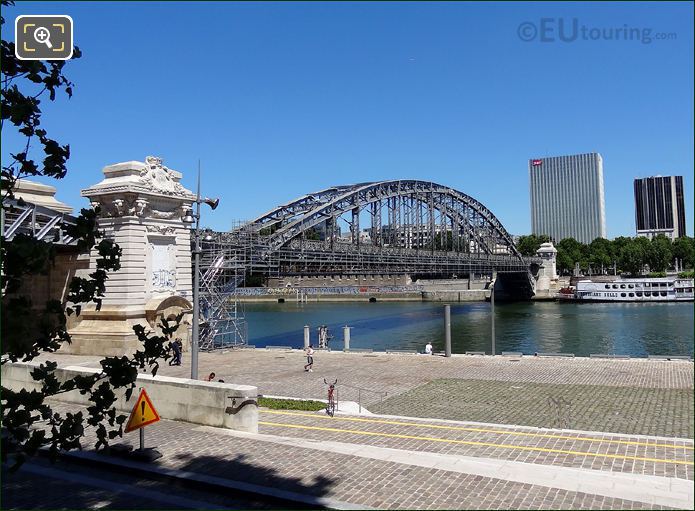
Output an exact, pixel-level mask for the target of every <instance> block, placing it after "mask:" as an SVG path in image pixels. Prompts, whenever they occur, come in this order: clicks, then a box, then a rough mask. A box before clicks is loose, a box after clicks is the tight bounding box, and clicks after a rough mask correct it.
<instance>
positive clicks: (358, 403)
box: [335, 383, 388, 413]
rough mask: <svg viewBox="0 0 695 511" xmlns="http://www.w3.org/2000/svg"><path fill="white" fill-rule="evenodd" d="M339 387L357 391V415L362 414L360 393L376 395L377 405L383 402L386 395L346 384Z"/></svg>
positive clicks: (378, 391)
mask: <svg viewBox="0 0 695 511" xmlns="http://www.w3.org/2000/svg"><path fill="white" fill-rule="evenodd" d="M340 386H342V387H347V388H349V389H354V390H356V391H357V408H358V410H359V413H362V392H370V393H372V394H378V395H379V404H382V403H383V402H384V398H385V397H386V396H387V395H388V392H384V391H380V390H372V389H366V388H364V387H358V386H356V385H348V384H347V383H341V384H340ZM337 390H338V385H336V399H335V400H336V403H338V393H337Z"/></svg>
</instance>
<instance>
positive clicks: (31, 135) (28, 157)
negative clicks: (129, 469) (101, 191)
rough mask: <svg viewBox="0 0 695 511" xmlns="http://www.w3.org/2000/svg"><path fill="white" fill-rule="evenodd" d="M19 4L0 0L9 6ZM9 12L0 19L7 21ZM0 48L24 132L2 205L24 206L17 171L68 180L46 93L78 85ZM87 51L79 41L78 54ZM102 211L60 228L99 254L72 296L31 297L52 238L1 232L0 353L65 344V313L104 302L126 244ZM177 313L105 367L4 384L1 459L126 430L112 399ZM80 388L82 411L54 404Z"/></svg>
mask: <svg viewBox="0 0 695 511" xmlns="http://www.w3.org/2000/svg"><path fill="white" fill-rule="evenodd" d="M12 5H13V2H11V1H9V0H2V6H3V8H7V7H10V6H12ZM4 23H5V20H4V18H0V25H3V26H4ZM0 51H1V52H2V54H1V58H2V61H1V64H2V68H1V80H2V91H1V92H2V97H1V99H2V104H1V113H2V120H1V125H0V126H1V129H2V134H3V141H4V140H7V139H8V137H6V134H7V131H6V129H10V130H13V131H14V132H15V133H16V135H17V138H18V139H19V140H20V141H21V144H20V146H19V147H17V148H16V149H15V150H14V151H10V158H9V159H8V161H7V162H3V165H2V188H1V192H2V208H3V212H4V213H8V212H10V210H12V209H13V208H18V207H22V206H23V203H22V201H21V200H19V201H15V200H14V199H15V197H14V194H13V189H14V187H15V184H16V182H17V180H18V179H20V178H24V177H48V178H55V179H62V178H63V177H65V175H66V173H67V170H68V169H67V162H68V160H69V158H70V146H69V145H67V144H61V143H59V142H58V141H56V140H54V139H52V138H51V137H50V136H49V135H48V132H47V131H46V130H45V129H44V128H42V127H41V120H42V110H41V108H42V102H43V101H45V100H48V101H55V100H57V99H58V97H59V95H60V94H65V95H66V96H67V97H68V98H70V97H71V96H72V93H73V87H74V84H73V83H72V82H71V81H70V80H69V79H68V78H67V77H66V76H65V75H64V74H63V68H64V67H65V65H66V62H65V61H54V62H42V61H21V60H18V59H17V58H16V57H15V49H14V43H13V42H11V41H5V40H4V39H3V40H2V43H1V48H0ZM80 56H81V52H80V50H79V48H77V47H75V49H74V52H73V58H79V57H80ZM98 214H99V212H98V210H87V209H83V210H82V211H81V212H80V215H79V216H78V217H77V222H76V223H75V225H62V226H61V228H62V229H63V230H64V231H65V232H66V234H68V235H69V236H72V237H73V238H74V239H76V240H77V248H78V250H80V251H89V250H91V251H92V252H93V253H94V254H95V255H96V268H95V269H94V271H93V272H91V273H90V274H89V275H88V276H87V277H75V278H73V279H72V281H71V283H70V286H69V290H68V295H67V303H61V302H59V301H57V300H49V301H47V302H46V303H42V304H38V303H36V304H35V303H32V302H31V300H30V298H29V297H28V296H27V295H28V293H26V289H25V288H26V287H27V284H28V282H29V279H30V278H31V277H32V276H35V275H41V274H45V273H46V272H47V270H48V269H49V268H50V266H51V265H52V264H53V262H54V257H55V247H54V246H53V243H52V242H49V241H40V240H37V239H35V238H34V237H33V236H30V235H26V234H18V235H16V236H15V237H14V238H13V239H11V240H6V239H4V236H3V238H2V240H0V241H1V243H2V245H1V249H0V250H1V253H0V255H1V257H2V279H3V280H2V312H1V314H2V317H1V319H2V359H1V363H2V364H3V365H4V364H7V363H11V362H17V361H19V360H21V361H23V362H28V361H31V360H33V359H34V358H36V357H37V356H39V355H41V354H44V353H53V352H55V351H56V350H58V349H59V348H60V347H61V346H62V345H63V343H69V342H70V335H69V334H68V332H67V331H66V314H79V313H80V308H81V306H82V305H84V304H87V303H94V304H95V305H96V308H97V309H99V308H100V307H101V300H102V298H103V296H104V292H105V284H106V280H107V279H108V274H109V273H110V272H113V271H116V270H118V269H119V268H120V255H121V250H120V248H119V247H118V245H116V244H115V243H114V242H113V241H111V240H109V239H105V238H104V237H103V235H102V233H100V232H99V230H98V224H97V220H98ZM179 321H180V317H179V318H177V320H176V321H174V322H173V323H170V322H167V321H164V322H163V323H162V325H161V327H162V335H160V336H157V335H151V334H150V333H149V332H147V331H146V330H145V329H144V328H143V327H141V326H137V327H135V333H136V335H137V337H138V338H139V339H140V341H142V349H141V350H138V351H136V353H135V354H134V355H132V356H130V357H129V356H122V357H106V358H104V359H103V360H102V361H101V371H100V372H98V373H94V374H91V375H88V376H76V377H74V378H71V379H67V380H64V381H60V380H59V379H58V377H57V376H56V372H55V371H56V368H57V364H56V363H55V362H53V361H46V362H44V363H41V364H40V365H39V366H38V367H37V368H36V369H34V370H33V371H32V373H31V376H32V378H33V379H34V380H35V381H36V382H37V384H38V386H39V390H27V389H22V390H19V391H13V390H10V389H7V388H5V387H2V399H1V402H2V403H1V404H2V415H1V419H2V462H3V464H5V463H10V464H11V468H13V469H16V468H18V467H19V466H20V465H21V464H22V462H23V461H24V460H25V459H26V458H27V457H28V456H33V455H35V454H36V453H37V451H38V450H39V449H41V448H47V449H48V450H49V452H50V453H51V454H52V455H53V456H56V455H57V454H58V453H59V452H60V451H62V450H70V449H75V448H79V447H81V445H80V439H81V438H82V437H83V436H84V434H85V428H88V427H91V428H94V429H95V431H96V436H97V442H96V447H97V448H99V447H102V446H105V445H108V442H109V440H113V439H114V438H116V437H118V436H121V435H122V434H123V423H124V421H125V419H126V416H125V415H119V414H118V413H117V411H116V409H115V408H114V404H115V402H116V392H115V391H117V392H124V393H125V395H126V396H127V397H130V396H131V394H132V392H133V389H134V388H135V382H136V378H137V374H138V372H139V371H140V370H148V371H150V372H151V373H152V374H156V372H157V369H158V368H159V360H160V359H164V360H166V359H168V358H169V357H170V356H171V353H170V347H169V345H168V343H167V340H168V339H170V337H171V336H172V335H173V332H174V331H175V330H176V328H177V327H178V322H179ZM72 390H77V391H79V392H80V393H82V394H83V395H86V396H87V397H88V399H89V401H90V402H91V406H89V407H88V408H87V411H86V413H83V412H77V413H57V412H55V411H54V410H53V408H52V406H51V401H50V398H51V397H54V396H56V395H58V394H61V393H64V392H69V391H72Z"/></svg>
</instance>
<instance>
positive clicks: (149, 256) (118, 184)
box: [63, 156, 195, 355]
mask: <svg viewBox="0 0 695 511" xmlns="http://www.w3.org/2000/svg"><path fill="white" fill-rule="evenodd" d="M103 172H104V179H103V181H101V182H100V183H98V184H96V185H93V186H91V187H89V188H87V189H86V190H82V196H84V197H87V198H88V199H89V200H90V202H91V204H92V206H93V207H97V206H98V207H99V208H100V218H99V228H100V229H101V230H103V231H104V232H105V234H106V237H108V238H110V239H113V240H114V241H115V242H116V243H118V245H119V246H120V247H121V249H122V255H121V269H120V270H119V271H117V272H113V273H111V274H109V278H108V280H107V281H106V293H105V296H104V299H103V302H102V307H101V310H99V311H97V310H96V309H95V307H94V305H86V306H83V309H82V313H81V314H80V319H79V321H78V323H77V324H76V326H75V327H74V328H72V329H71V330H70V335H71V336H72V339H73V342H72V344H71V345H68V346H66V347H65V348H64V349H63V351H64V352H68V353H75V354H84V355H87V354H89V355H122V354H124V353H132V352H133V351H134V350H135V349H137V348H139V347H140V343H139V342H138V340H137V337H136V336H135V333H134V332H133V326H135V325H137V324H140V325H143V326H146V327H147V328H148V329H149V330H152V331H155V332H156V331H157V330H158V329H157V326H158V323H159V320H160V318H162V317H163V318H165V319H167V318H171V317H173V316H175V315H177V314H178V313H180V312H182V311H188V313H187V316H186V317H185V318H184V322H182V324H181V326H180V327H179V332H178V333H177V334H176V337H181V338H182V340H183V341H184V346H187V345H188V341H189V339H188V328H187V324H190V318H191V314H190V310H191V308H192V305H191V302H190V300H191V298H192V287H191V286H192V284H191V278H192V272H191V239H190V230H189V228H188V227H187V226H186V225H185V224H184V223H183V222H182V220H181V218H182V217H183V216H184V211H185V210H187V209H188V208H190V206H191V203H192V202H193V201H194V200H195V195H194V194H193V193H192V192H191V191H189V190H187V189H185V188H184V187H183V186H182V185H181V184H180V182H179V181H180V180H181V173H179V172H177V171H175V170H170V169H168V168H167V167H165V166H163V165H162V160H161V159H159V158H156V157H152V156H148V157H147V158H146V159H145V162H144V163H143V162H139V161H129V162H124V163H117V164H114V165H109V166H107V167H105V168H104V170H103ZM95 268H96V254H95V253H91V254H90V271H94V269H95Z"/></svg>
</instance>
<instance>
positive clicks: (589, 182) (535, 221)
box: [528, 153, 606, 243]
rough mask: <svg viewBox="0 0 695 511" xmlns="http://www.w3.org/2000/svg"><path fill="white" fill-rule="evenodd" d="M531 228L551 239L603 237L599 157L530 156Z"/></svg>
mask: <svg viewBox="0 0 695 511" xmlns="http://www.w3.org/2000/svg"><path fill="white" fill-rule="evenodd" d="M528 172H529V182H530V189H531V229H532V231H533V234H539V235H540V234H547V235H548V236H550V237H551V238H552V239H553V240H554V241H555V242H558V241H560V240H562V239H564V238H574V239H576V240H577V241H580V242H582V243H590V242H591V241H593V240H594V239H596V238H599V237H600V238H605V237H606V205H605V200H604V196H603V158H601V155H600V154H598V153H587V154H575V155H571V156H552V157H549V158H533V159H531V160H529V162H528Z"/></svg>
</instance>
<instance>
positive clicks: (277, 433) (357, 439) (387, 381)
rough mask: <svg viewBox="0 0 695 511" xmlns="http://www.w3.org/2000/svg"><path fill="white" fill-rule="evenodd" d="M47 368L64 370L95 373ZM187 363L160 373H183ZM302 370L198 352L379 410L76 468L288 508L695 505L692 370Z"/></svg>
mask: <svg viewBox="0 0 695 511" xmlns="http://www.w3.org/2000/svg"><path fill="white" fill-rule="evenodd" d="M51 357H52V358H54V359H55V360H57V362H58V364H59V366H61V367H64V366H68V365H70V366H82V367H85V368H89V367H97V366H98V362H99V357H96V356H76V355H60V354H58V355H55V354H54V355H52V356H51ZM187 358H188V357H186V359H184V365H182V366H179V367H171V366H168V365H165V366H162V367H161V368H160V372H159V373H158V375H157V377H155V378H160V377H163V378H171V377H178V378H182V379H183V378H187V377H188V375H189V372H190V368H189V367H188V366H187V365H186V364H187V363H188V360H187ZM304 363H305V361H304V356H303V352H302V351H301V350H292V349H285V348H282V347H278V348H276V349H268V350H266V349H243V350H230V351H227V352H213V353H200V374H201V376H202V377H204V376H205V375H207V374H208V373H209V372H212V371H214V372H215V373H216V377H217V378H220V379H224V381H225V384H220V385H226V384H244V385H253V386H256V387H257V388H258V392H259V394H264V395H278V396H288V397H295V398H301V399H321V398H322V397H325V392H326V389H325V385H324V384H323V378H324V377H325V378H327V379H328V378H332V379H334V378H337V379H338V390H339V400H340V401H345V400H353V401H354V400H357V399H358V394H357V390H356V388H358V387H359V388H361V389H370V390H371V391H373V392H368V391H365V390H362V392H361V394H362V395H361V399H362V405H363V406H365V407H366V409H367V410H369V412H370V413H367V412H365V413H363V414H362V415H354V414H349V413H345V412H341V411H340V405H339V409H338V410H339V411H338V413H337V414H336V416H335V417H332V418H331V417H329V416H327V415H326V414H325V413H323V412H321V411H319V412H304V411H298V410H271V409H265V408H261V409H259V411H258V416H259V419H258V424H259V431H258V433H257V434H252V433H245V432H243V431H234V430H230V429H225V428H218V427H210V426H205V425H199V424H192V423H189V422H177V421H171V420H163V421H161V422H160V423H158V424H156V425H154V426H152V427H151V428H149V429H148V438H149V440H148V441H149V442H151V445H155V446H156V447H157V449H158V450H159V451H160V452H162V454H163V458H162V459H161V460H160V461H159V463H158V464H156V465H144V464H142V463H135V462H133V461H128V460H121V459H116V458H113V457H108V456H104V455H100V454H97V453H95V452H93V451H91V450H85V451H82V452H79V453H72V454H70V455H69V457H70V459H72V460H74V461H76V462H79V463H86V464H89V465H90V466H99V467H103V466H118V467H120V469H121V470H127V471H131V472H132V473H141V474H143V475H149V476H150V477H154V476H156V477H159V478H163V479H167V480H176V481H184V480H185V481H188V484H204V485H206V487H208V488H216V490H215V491H219V492H221V493H222V492H225V491H226V492H230V491H231V492H233V494H234V495H236V496H240V495H247V494H254V495H257V496H258V495H262V496H263V497H264V498H268V499H275V500H274V501H275V502H285V504H284V505H282V507H287V506H288V505H289V504H290V503H292V504H293V505H295V506H296V505H297V504H298V503H299V504H300V505H301V506H305V507H325V508H332V509H570V508H571V509H669V508H675V509H692V507H693V493H694V492H693V489H694V487H693V479H694V474H693V458H694V456H693V452H694V447H693V439H692V438H693V416H694V413H693V363H692V362H691V361H689V360H671V361H666V360H655V359H628V360H625V359H599V358H583V357H575V358H566V357H528V356H521V357H519V356H513V357H510V356H507V357H505V356H495V357H491V356H481V355H458V356H453V357H451V358H444V357H441V356H436V355H435V356H425V355H415V354H412V355H408V354H394V353H391V354H386V353H370V352H358V353H342V352H318V353H317V354H316V356H315V364H314V371H313V372H311V373H308V372H304V371H303V369H302V366H303V364H304ZM160 375H162V376H160ZM230 386H231V385H230ZM382 392H383V393H386V395H385V396H384V395H382V394H381V393H382ZM55 406H56V409H57V410H63V411H66V410H68V409H71V410H75V409H79V407H75V405H67V404H64V403H56V404H55ZM91 434H92V433H90V435H91ZM85 440H86V442H87V445H89V444H88V442H92V441H93V438H92V437H91V436H89V437H88V438H86V439H85ZM124 442H125V443H126V444H131V445H136V442H137V439H136V436H133V435H126V437H125V439H124Z"/></svg>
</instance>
